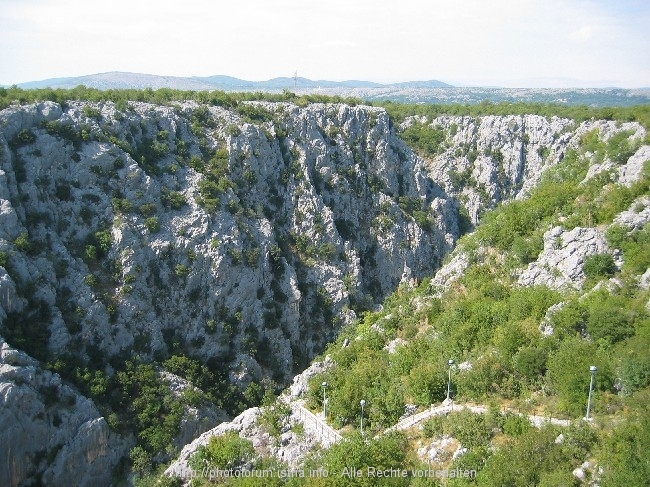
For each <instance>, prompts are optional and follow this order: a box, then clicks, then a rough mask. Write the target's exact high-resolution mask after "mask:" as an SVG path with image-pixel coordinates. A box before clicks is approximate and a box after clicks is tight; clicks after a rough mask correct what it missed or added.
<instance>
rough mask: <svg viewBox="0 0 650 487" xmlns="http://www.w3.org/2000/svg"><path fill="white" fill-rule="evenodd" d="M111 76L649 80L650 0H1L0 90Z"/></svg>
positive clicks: (544, 83) (589, 83)
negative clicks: (30, 83)
mask: <svg viewBox="0 0 650 487" xmlns="http://www.w3.org/2000/svg"><path fill="white" fill-rule="evenodd" d="M109 71H130V72H136V73H146V74H157V75H166V76H211V75H219V74H220V75H228V76H235V77H238V78H242V79H246V80H267V79H271V78H275V77H278V76H293V75H294V73H295V72H296V71H297V73H298V76H302V77H305V78H309V79H312V80H323V79H326V80H333V81H343V80H350V79H357V80H368V81H376V82H383V83H389V82H398V81H414V80H433V79H436V80H440V81H444V82H446V83H450V84H452V85H456V86H504V87H535V88H537V87H560V88H566V87H610V86H617V87H622V88H640V87H650V1H648V0H444V1H441V0H392V1H384V2H379V1H377V0H374V1H371V0H321V1H313V0H221V1H218V0H182V1H181V0H174V1H168V0H157V1H155V2H154V1H147V0H111V1H107V2H95V1H89V0H0V84H3V85H11V84H14V83H21V82H26V81H35V80H42V79H48V78H56V77H68V76H82V75H88V74H94V73H103V72H109Z"/></svg>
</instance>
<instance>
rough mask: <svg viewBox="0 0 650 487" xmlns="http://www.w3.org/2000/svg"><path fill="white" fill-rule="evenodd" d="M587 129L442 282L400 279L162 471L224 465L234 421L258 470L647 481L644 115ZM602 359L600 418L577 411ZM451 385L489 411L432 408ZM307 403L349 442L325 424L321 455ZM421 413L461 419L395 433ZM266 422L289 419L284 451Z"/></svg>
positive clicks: (492, 215) (493, 218)
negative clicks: (294, 370)
mask: <svg viewBox="0 0 650 487" xmlns="http://www.w3.org/2000/svg"><path fill="white" fill-rule="evenodd" d="M580 128H581V131H580V133H581V135H580V136H569V137H568V138H567V140H572V141H573V142H572V145H571V146H570V147H569V148H566V151H565V157H564V158H563V159H564V160H563V161H562V162H560V163H558V164H555V165H549V167H548V168H547V169H548V170H547V171H546V172H545V173H544V174H543V175H537V176H536V177H537V181H538V185H537V186H536V187H532V185H531V186H529V187H530V188H531V189H530V190H529V191H530V192H529V194H528V195H524V194H523V193H519V194H518V196H517V197H518V199H517V200H513V201H511V202H509V203H508V204H505V205H501V206H500V207H499V208H498V209H496V210H495V211H492V212H487V213H486V214H485V218H484V220H483V222H482V223H480V224H479V226H478V227H477V229H476V232H475V233H473V234H469V235H466V236H465V237H463V239H461V241H460V244H459V246H458V247H457V249H456V250H455V251H454V253H453V254H452V255H451V258H450V260H449V262H448V263H447V264H445V265H444V266H443V267H442V268H441V269H440V270H439V271H438V272H437V273H436V275H435V276H434V278H433V279H431V281H426V282H423V283H422V284H421V285H419V286H418V287H413V288H409V287H408V286H401V287H400V289H399V290H398V291H397V292H396V293H394V294H393V295H391V296H390V297H389V298H388V299H387V300H386V301H385V302H384V304H383V308H382V309H381V310H380V311H377V312H374V313H368V314H366V315H365V316H364V317H363V319H362V320H359V321H358V322H356V323H354V324H352V325H351V326H349V327H347V328H345V329H344V330H343V332H342V335H341V336H339V338H338V339H337V341H336V342H335V343H333V344H331V345H330V346H329V347H328V350H327V353H326V355H325V358H324V359H323V360H322V361H317V362H314V363H313V364H312V366H311V367H310V368H308V369H307V370H306V371H305V372H303V373H302V374H300V375H298V376H297V377H296V378H295V381H294V385H293V386H292V387H291V388H290V389H289V390H288V391H286V393H285V394H284V396H283V397H282V402H278V403H276V404H275V405H273V406H271V407H267V408H265V409H263V410H261V411H260V410H259V409H256V410H250V411H248V412H246V413H244V414H243V415H242V416H241V417H240V418H238V419H237V420H236V421H235V422H233V423H231V424H228V425H223V427H222V428H217V429H214V430H212V431H210V432H207V433H205V434H204V435H202V436H201V437H199V438H197V439H196V440H195V441H194V442H193V443H191V444H189V445H187V446H186V447H185V448H184V449H183V452H182V455H181V456H180V457H179V458H178V459H177V460H176V461H175V462H174V463H172V464H171V465H170V467H169V468H168V469H167V470H166V475H168V476H170V477H172V478H173V477H185V478H187V476H188V475H191V474H192V472H193V471H194V470H195V469H196V466H197V465H198V463H197V459H201V461H203V462H207V463H206V465H208V468H210V467H212V468H215V467H219V466H220V465H219V463H218V459H217V458H216V457H213V456H211V455H212V450H211V449H212V448H215V445H217V442H216V441H215V439H214V438H215V437H218V438H221V435H222V433H223V430H224V428H227V429H229V430H234V431H237V432H238V434H239V437H240V438H242V439H244V440H248V441H251V445H253V446H255V450H256V454H257V455H256V456H255V457H254V459H252V460H249V463H248V464H247V465H245V466H240V468H243V469H244V470H246V469H251V468H252V469H261V468H263V467H262V466H263V465H267V466H268V465H273V468H275V469H276V470H278V471H281V470H282V469H287V468H293V469H294V470H295V471H298V472H300V471H301V469H307V468H308V469H310V470H311V471H312V472H315V471H320V470H325V471H328V472H329V475H330V476H333V477H339V478H340V477H341V475H342V474H341V472H342V471H343V470H342V469H343V468H347V467H348V466H349V465H352V464H353V465H354V468H355V470H358V471H360V472H361V473H360V474H359V476H358V478H356V477H350V476H348V478H347V482H346V485H347V484H350V485H364V482H368V481H369V479H370V478H371V477H372V475H371V470H372V469H373V468H375V467H376V465H386V466H391V468H396V469H406V471H408V473H407V474H406V475H405V476H404V478H403V479H402V480H400V481H397V480H396V481H395V484H396V485H420V484H418V483H417V481H416V479H414V478H412V477H413V476H414V474H413V473H411V472H414V471H418V470H419V469H422V468H424V469H434V470H433V471H434V472H435V471H436V470H440V471H446V472H447V473H449V472H452V471H457V469H461V471H462V470H463V469H472V470H474V473H475V474H476V472H477V471H478V477H477V483H478V484H479V485H519V484H518V482H523V484H525V485H530V484H533V485H534V484H541V485H547V484H548V482H550V485H592V482H599V483H600V482H601V481H602V482H603V483H602V485H619V483H616V481H615V479H616V478H619V477H620V476H622V475H625V472H624V471H625V470H627V466H628V465H632V464H634V465H636V466H637V468H635V471H634V473H632V474H630V475H629V477H626V478H629V480H628V482H631V484H634V485H637V484H638V485H641V484H642V481H643V480H642V479H644V475H645V473H644V472H647V471H648V470H647V461H645V454H644V453H643V451H644V449H643V445H644V444H646V443H647V440H646V438H647V433H648V431H649V430H648V427H649V426H650V424H649V423H648V421H644V420H641V418H643V417H645V416H646V411H647V406H648V392H649V391H650V389H649V388H650V374H648V370H649V369H648V364H650V354H649V353H648V346H649V345H650V341H649V339H648V337H649V336H650V335H648V330H650V319H649V316H650V293H649V288H650V285H649V275H650V247H648V245H647V242H648V235H649V233H648V226H647V224H648V222H649V221H650V211H649V210H650V207H649V204H650V200H649V199H648V194H650V157H649V156H650V152H649V150H650V146H647V145H642V141H643V140H644V138H645V130H644V129H643V128H642V127H639V126H637V125H623V124H615V123H609V122H589V123H587V124H583V126H581V127H580ZM645 140H647V139H645ZM506 157H507V156H506ZM499 159H501V158H499ZM504 159H505V157H504ZM532 172H533V173H534V171H532ZM527 246H528V247H527ZM522 249H523V250H522ZM524 250H525V251H524ZM449 358H454V359H455V362H456V364H457V368H456V366H455V365H454V367H453V369H449V365H448V359H449ZM594 364H595V365H597V368H598V370H597V377H596V381H595V390H594V395H593V401H591V400H590V405H591V414H592V415H593V417H594V418H595V421H593V422H591V423H588V422H585V421H582V420H581V419H580V418H581V417H582V416H583V415H584V407H585V405H586V401H587V390H586V386H588V385H589V370H590V366H591V365H594ZM452 372H453V379H452ZM448 374H449V375H448ZM448 380H452V381H453V382H448ZM323 384H325V385H323ZM449 385H451V389H448V387H449ZM449 392H451V395H452V398H453V399H454V400H455V401H458V402H461V407H460V408H456V407H455V406H454V408H453V410H454V411H458V410H459V409H462V407H463V406H464V403H465V402H466V401H473V402H479V403H481V404H484V405H487V404H489V405H490V407H489V408H488V407H487V406H480V407H475V408H474V410H475V411H477V412H481V413H483V416H481V415H476V414H470V413H457V412H456V414H450V413H451V410H450V407H449V401H448V400H447V401H445V402H443V404H444V405H445V406H441V407H438V408H433V407H431V408H430V407H429V406H430V405H433V404H437V403H439V402H441V401H443V399H445V396H446V394H449ZM325 396H326V397H327V403H326V404H327V405H326V406H325V405H324V404H323V398H324V397H325ZM304 400H306V402H307V404H308V405H309V406H310V407H311V409H312V411H313V412H314V413H315V414H317V415H318V416H319V417H320V418H321V421H323V420H325V421H327V423H328V426H331V427H334V428H335V429H339V430H340V433H342V434H343V435H344V440H345V441H341V442H338V443H337V444H336V445H334V446H331V443H332V441H331V440H330V439H329V437H326V436H322V435H320V442H321V443H322V446H323V448H326V449H327V451H325V452H322V451H321V452H318V450H317V449H316V450H314V448H313V441H314V440H313V436H312V435H314V434H316V436H317V437H319V435H318V432H319V431H322V430H323V429H324V426H323V425H322V424H321V425H320V426H319V425H315V426H314V425H311V424H310V423H309V421H308V420H307V419H306V417H307V416H306V415H304V414H301V413H300V411H301V406H300V404H301V402H302V401H304ZM361 400H363V401H364V406H365V410H364V408H363V407H361V408H360V401H361ZM283 402H289V403H291V408H289V407H287V406H284V405H283ZM418 408H420V409H421V410H423V412H422V414H421V415H422V416H424V415H426V414H427V412H429V413H434V412H436V411H440V412H444V414H445V416H446V415H447V414H449V417H438V418H436V417H433V414H432V416H431V419H429V420H428V421H426V422H424V423H423V424H421V425H420V427H419V428H411V429H409V428H405V429H406V430H407V431H406V433H405V435H404V436H400V435H397V436H396V437H391V436H390V435H388V436H381V435H383V432H384V431H386V430H387V429H390V428H391V427H392V426H394V425H395V424H397V422H398V420H399V419H400V417H403V416H402V414H403V413H404V414H405V416H408V415H411V414H413V412H414V411H417V410H418ZM325 410H326V411H327V415H326V416H324V411H325ZM499 410H501V411H503V412H499ZM517 412H522V413H523V414H529V415H532V418H533V419H534V420H535V422H536V425H537V427H538V428H540V431H539V432H538V431H533V429H532V427H531V425H530V424H528V420H526V419H524V418H523V417H520V416H518V415H517V414H516V413H517ZM485 413H487V414H485ZM418 416H420V415H418ZM558 416H559V417H560V418H564V419H561V420H560V419H558ZM269 417H271V418H274V419H275V421H277V426H276V432H275V435H276V438H277V442H278V444H277V445H276V446H271V447H267V446H265V445H269V444H271V445H273V440H272V436H273V433H272V432H273V428H270V427H269ZM254 418H255V419H254ZM361 418H363V419H361ZM361 421H363V423H361ZM360 423H361V424H365V428H366V429H365V431H366V440H365V441H363V439H362V438H361V437H360V436H359V434H358V430H356V428H357V427H358V426H359V424H360ZM590 425H591V426H590ZM302 429H304V430H305V432H308V433H309V434H307V435H304V436H303V435H302V434H301V433H299V432H300V431H302ZM375 434H378V435H380V436H377V437H374V435H375ZM269 436H271V438H269ZM373 437H374V438H373ZM211 438H212V439H211ZM371 438H372V439H371ZM224 441H225V440H224ZM262 446H264V447H262ZM614 446H615V447H614ZM309 449H311V450H312V452H316V453H312V454H311V455H310V454H309V452H308V451H306V450H309ZM532 451H534V452H535V454H534V455H532V456H531V452H532ZM269 454H272V455H274V456H275V457H276V461H277V462H279V463H277V464H273V463H269V461H268V458H267V457H268V455H269ZM388 458H390V460H387V459H388ZM531 458H534V459H535V460H531ZM264 462H266V463H264ZM391 462H392V463H391ZM193 469H194V470H193ZM429 472H431V470H429ZM522 479H523V480H522ZM400 482H401V483H400ZM472 482H473V481H470V480H468V481H467V482H458V483H455V482H450V483H446V482H445V481H441V484H442V485H473V484H472ZM197 484H198V485H203V484H202V483H201V481H200V480H198V481H197ZM305 484H306V485H309V481H306V482H305ZM298 485H301V484H300V483H299V482H298Z"/></svg>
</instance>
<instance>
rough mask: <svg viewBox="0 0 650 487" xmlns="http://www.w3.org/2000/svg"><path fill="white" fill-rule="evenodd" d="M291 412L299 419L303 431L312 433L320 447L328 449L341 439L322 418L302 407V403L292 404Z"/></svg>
mask: <svg viewBox="0 0 650 487" xmlns="http://www.w3.org/2000/svg"><path fill="white" fill-rule="evenodd" d="M291 410H292V411H293V413H294V414H295V415H296V416H298V417H299V418H300V420H301V421H302V424H303V425H304V426H305V429H307V430H309V431H311V432H313V433H314V434H315V435H316V437H317V438H318V440H319V441H320V443H321V445H323V446H324V447H326V448H327V447H328V446H330V445H332V444H333V443H336V442H337V441H340V440H341V439H343V437H342V436H341V435H340V434H339V433H338V432H337V431H336V430H335V429H334V428H332V427H331V426H330V425H329V424H327V423H326V422H325V421H324V420H323V419H322V418H319V417H318V416H316V415H315V414H314V413H312V412H311V411H309V410H308V409H306V408H305V407H304V406H303V403H302V401H297V402H292V403H291Z"/></svg>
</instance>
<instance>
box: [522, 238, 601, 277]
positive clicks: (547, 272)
mask: <svg viewBox="0 0 650 487" xmlns="http://www.w3.org/2000/svg"><path fill="white" fill-rule="evenodd" d="M608 251H609V248H608V246H607V242H606V240H605V237H604V235H603V234H602V233H601V232H600V231H599V230H598V229H595V228H581V227H576V228H574V229H573V230H570V231H568V232H567V231H564V229H562V227H555V228H552V229H551V230H548V231H547V232H546V233H545V234H544V250H543V251H542V253H541V254H540V255H539V257H538V258H537V260H536V261H535V262H531V263H530V264H528V267H527V268H526V269H525V270H524V271H523V272H522V273H521V274H520V276H519V280H518V282H519V284H520V285H522V286H533V285H544V286H548V287H550V288H553V289H561V288H567V287H568V288H574V289H582V285H583V283H584V281H585V279H586V276H585V274H584V272H583V270H582V264H583V262H584V259H585V257H587V256H590V255H594V254H602V253H605V252H608Z"/></svg>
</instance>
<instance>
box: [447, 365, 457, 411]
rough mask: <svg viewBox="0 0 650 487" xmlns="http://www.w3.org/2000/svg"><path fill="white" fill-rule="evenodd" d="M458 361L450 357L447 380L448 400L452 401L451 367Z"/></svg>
mask: <svg viewBox="0 0 650 487" xmlns="http://www.w3.org/2000/svg"><path fill="white" fill-rule="evenodd" d="M455 363H456V362H454V360H453V359H449V362H448V365H449V380H448V381H447V402H449V401H451V368H452V367H453V365H454V364H455Z"/></svg>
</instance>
